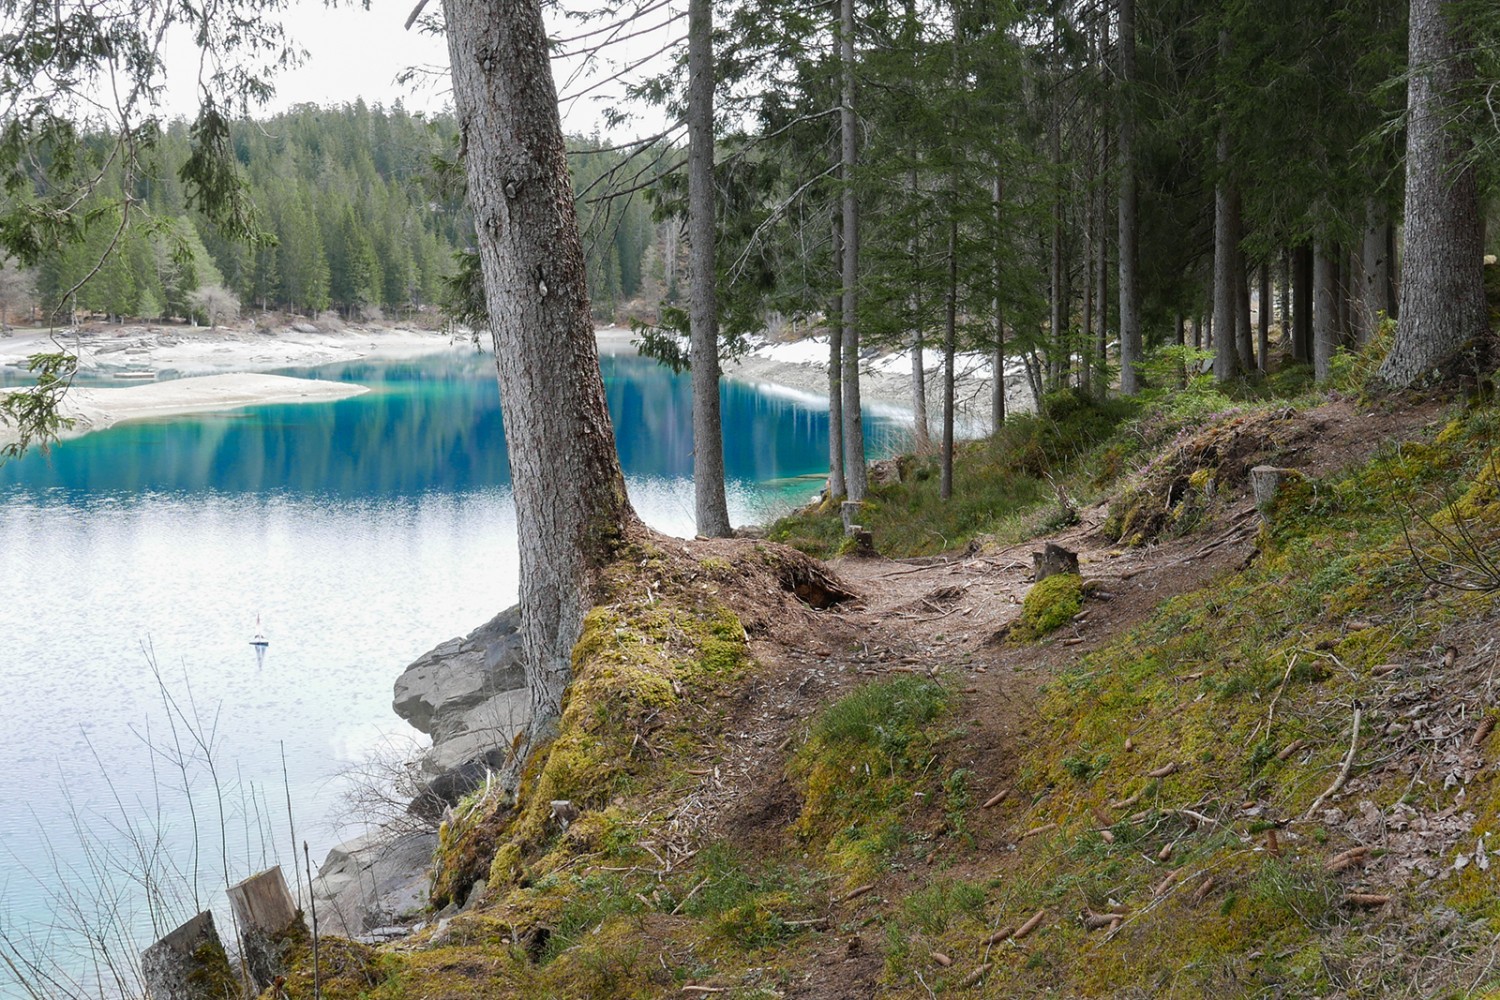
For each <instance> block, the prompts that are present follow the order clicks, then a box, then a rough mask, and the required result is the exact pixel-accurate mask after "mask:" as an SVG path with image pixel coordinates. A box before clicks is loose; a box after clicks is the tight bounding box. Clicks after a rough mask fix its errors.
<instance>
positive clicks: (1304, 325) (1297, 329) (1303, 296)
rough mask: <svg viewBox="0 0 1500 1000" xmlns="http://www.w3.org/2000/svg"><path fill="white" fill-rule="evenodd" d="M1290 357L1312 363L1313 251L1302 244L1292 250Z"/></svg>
mask: <svg viewBox="0 0 1500 1000" xmlns="http://www.w3.org/2000/svg"><path fill="white" fill-rule="evenodd" d="M1292 288H1293V296H1292V299H1293V301H1292V311H1293V315H1292V357H1293V358H1295V359H1296V360H1298V361H1300V362H1302V363H1303V364H1311V363H1312V359H1313V358H1312V342H1313V252H1312V247H1310V246H1308V245H1307V244H1305V243H1304V244H1303V245H1301V246H1299V247H1297V248H1296V250H1294V251H1293V252H1292Z"/></svg>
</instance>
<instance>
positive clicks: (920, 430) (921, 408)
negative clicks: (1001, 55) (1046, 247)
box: [906, 14, 932, 455]
mask: <svg viewBox="0 0 1500 1000" xmlns="http://www.w3.org/2000/svg"><path fill="white" fill-rule="evenodd" d="M911 16H912V17H913V18H915V15H914V14H913V15H911ZM906 190H907V192H908V193H909V195H910V197H911V199H912V203H913V204H915V203H916V200H917V171H916V169H915V168H913V169H912V170H910V171H908V172H907V175H906ZM919 251H920V248H919V247H918V245H917V233H916V229H915V227H914V228H913V231H912V235H911V237H910V239H908V240H907V244H906V252H907V258H908V259H909V260H910V262H911V270H912V274H916V273H917V267H918V261H919V259H920V258H919ZM907 304H908V307H909V308H910V309H911V340H910V341H909V343H910V344H911V415H912V428H913V435H912V448H913V450H915V451H916V453H917V454H919V455H925V454H927V453H928V452H930V451H931V450H932V432H931V428H930V427H929V426H928V422H927V421H928V418H927V365H926V363H925V360H924V359H923V357H922V355H923V352H924V351H925V349H926V338H925V337H923V336H922V309H921V301H920V300H919V298H918V294H917V287H916V283H915V282H913V284H912V292H911V295H910V297H909V298H908V299H907Z"/></svg>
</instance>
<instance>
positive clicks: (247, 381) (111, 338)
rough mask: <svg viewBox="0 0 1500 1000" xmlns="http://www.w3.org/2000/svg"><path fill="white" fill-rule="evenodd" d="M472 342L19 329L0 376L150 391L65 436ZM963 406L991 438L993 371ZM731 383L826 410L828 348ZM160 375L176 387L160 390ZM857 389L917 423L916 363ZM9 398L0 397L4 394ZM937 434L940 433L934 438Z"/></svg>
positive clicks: (104, 399) (792, 351) (604, 332)
mask: <svg viewBox="0 0 1500 1000" xmlns="http://www.w3.org/2000/svg"><path fill="white" fill-rule="evenodd" d="M597 334H598V340H599V350H600V353H601V354H621V353H634V350H635V349H634V347H633V346H632V344H631V340H632V335H631V332H630V331H629V330H628V329H623V328H620V327H605V328H602V329H600V330H599V331H597ZM472 349H473V346H472V342H471V341H470V340H469V338H468V337H466V336H462V335H460V336H458V337H454V336H450V335H449V334H447V333H441V332H433V331H425V330H414V329H406V328H400V327H389V328H388V327H364V326H344V325H337V326H323V327H320V326H315V325H313V324H311V323H297V324H295V325H293V326H289V327H284V328H280V329H275V330H270V329H227V328H219V329H212V330H211V329H208V328H204V327H198V328H184V327H172V326H123V327H106V328H102V329H94V330H83V331H77V332H74V331H68V332H67V333H64V334H59V335H58V336H57V338H56V339H55V340H54V339H53V336H52V335H51V334H50V333H48V332H46V331H31V330H18V331H16V332H15V334H14V335H13V336H11V337H7V338H5V339H3V340H0V367H7V366H8V367H10V368H12V369H15V370H17V371H20V370H22V369H24V365H25V359H26V358H27V357H28V356H30V355H32V354H37V353H45V352H52V351H57V350H65V351H67V352H69V353H73V354H75V355H76V356H77V357H78V358H79V370H80V372H83V373H85V374H87V375H90V376H95V377H101V378H111V377H113V378H133V377H139V378H142V379H143V380H149V381H143V384H141V385H130V386H125V387H121V388H86V387H82V386H75V387H74V388H73V389H72V390H70V392H69V394H68V397H67V399H66V401H65V403H64V412H65V413H66V415H67V416H69V417H72V418H73V419H74V420H75V421H76V424H75V426H74V427H73V428H72V429H71V430H69V431H67V432H65V433H64V434H63V437H65V438H66V437H77V436H78V435H80V434H85V433H88V432H89V431H95V430H103V429H104V428H106V427H110V426H113V425H115V424H117V423H121V422H123V421H126V420H136V419H150V418H161V417H170V416H180V415H184V414H190V413H205V412H210V411H215V410H231V409H238V408H240V407H245V406H255V405H261V404H267V403H287V402H308V403H314V402H331V401H334V400H338V399H344V398H347V397H348V396H352V395H357V394H358V393H360V392H364V391H365V389H364V388H363V387H362V386H358V385H353V384H350V383H337V382H327V381H319V380H316V379H298V378H290V377H286V376H279V375H266V374H257V373H263V372H266V371H268V370H272V369H280V368H296V367H314V366H318V365H326V364H335V363H338V362H347V361H357V360H360V359H363V358H411V357H421V356H424V355H432V354H438V353H444V352H448V351H454V350H465V351H467V350H472ZM924 367H925V370H926V379H927V391H928V407H929V412H930V414H931V417H932V419H933V421H934V423H936V421H937V419H938V415H939V413H940V409H941V402H940V398H941V397H940V394H941V372H942V366H941V362H940V359H937V358H936V357H935V355H934V352H928V353H927V355H926V357H925V358H924ZM959 371H960V380H959V388H958V405H957V407H956V409H955V412H956V418H957V422H958V425H959V428H960V434H961V435H963V436H975V435H978V434H983V433H986V432H987V431H988V427H989V421H990V366H989V364H988V363H987V362H986V360H985V359H984V358H983V357H981V356H977V355H966V356H964V357H963V358H962V359H961V362H960V366H959ZM724 375H725V377H727V378H733V379H738V380H740V381H745V382H750V383H758V384H763V385H771V386H777V387H779V388H781V389H783V390H789V391H791V392H793V393H795V394H797V395H798V396H801V397H803V398H805V399H806V400H807V401H808V402H809V403H812V404H813V405H820V404H821V405H826V401H827V396H828V367H827V346H826V342H819V341H815V340H814V341H801V342H798V343H793V344H779V343H769V342H765V343H760V344H757V345H755V346H754V347H753V348H752V349H751V350H750V351H749V352H748V353H746V354H745V355H744V356H742V357H740V358H737V359H734V360H729V361H726V362H725V364H724ZM155 376H167V377H166V378H164V379H162V380H161V381H155V380H154V378H155ZM860 387H861V391H862V393H863V398H864V401H865V404H866V406H867V407H868V408H869V409H871V410H874V411H876V412H882V411H883V412H885V413H888V414H892V415H897V416H903V417H907V418H908V419H909V417H910V414H911V410H912V399H911V390H912V374H911V359H910V356H909V355H906V354H898V355H885V356H877V357H874V358H869V359H867V360H866V362H865V364H864V373H863V375H862V377H861V379H860ZM3 391H5V390H0V392H3ZM1006 404H1007V406H1008V407H1010V408H1012V409H1014V410H1016V411H1021V410H1028V409H1030V408H1031V398H1030V391H1029V389H1028V388H1027V386H1026V380H1025V378H1024V377H1023V376H1022V375H1021V374H1020V373H1019V372H1017V371H1012V372H1008V373H1007V375H1006ZM936 429H937V428H936V427H934V431H936ZM14 440H15V429H14V428H13V427H10V426H8V425H6V424H4V423H0V445H4V444H9V443H11V442H12V441H14Z"/></svg>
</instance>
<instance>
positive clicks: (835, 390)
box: [826, 214, 849, 499]
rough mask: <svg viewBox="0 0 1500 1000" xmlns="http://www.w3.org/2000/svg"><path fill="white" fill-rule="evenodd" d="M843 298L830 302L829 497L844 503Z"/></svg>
mask: <svg viewBox="0 0 1500 1000" xmlns="http://www.w3.org/2000/svg"><path fill="white" fill-rule="evenodd" d="M832 231H834V238H832V247H834V274H841V273H843V229H841V228H840V223H838V216H837V214H834V217H832ZM841 310H843V297H841V295H834V297H832V298H831V300H829V301H828V324H826V325H828V496H829V499H843V498H844V496H847V495H849V487H847V483H846V481H844V474H843V321H841V318H840V313H841Z"/></svg>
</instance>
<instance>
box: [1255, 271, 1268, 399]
mask: <svg viewBox="0 0 1500 1000" xmlns="http://www.w3.org/2000/svg"><path fill="white" fill-rule="evenodd" d="M1259 285H1260V297H1259V298H1258V299H1257V301H1256V309H1257V311H1258V315H1257V316H1256V330H1255V334H1256V343H1255V359H1256V361H1257V362H1258V363H1259V365H1260V370H1261V374H1265V373H1266V372H1268V371H1270V370H1271V363H1270V360H1269V359H1270V356H1271V265H1270V264H1269V263H1267V262H1264V261H1263V262H1261V265H1260V282H1259Z"/></svg>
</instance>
